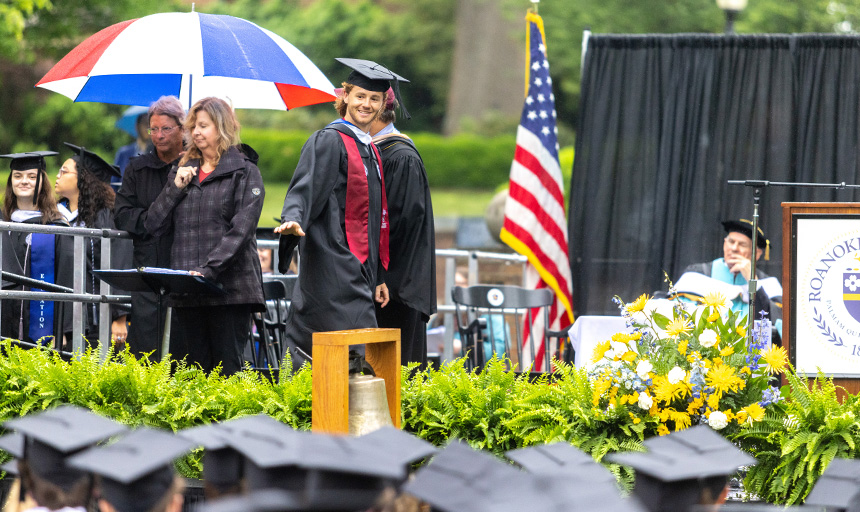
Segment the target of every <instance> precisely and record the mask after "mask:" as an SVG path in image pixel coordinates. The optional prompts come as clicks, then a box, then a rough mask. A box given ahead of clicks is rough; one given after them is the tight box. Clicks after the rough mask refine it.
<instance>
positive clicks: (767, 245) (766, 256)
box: [764, 240, 770, 261]
mask: <svg viewBox="0 0 860 512" xmlns="http://www.w3.org/2000/svg"><path fill="white" fill-rule="evenodd" d="M764 260H765V261H770V240H765V241H764Z"/></svg>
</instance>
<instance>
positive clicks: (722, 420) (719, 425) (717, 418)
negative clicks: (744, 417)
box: [708, 411, 729, 430]
mask: <svg viewBox="0 0 860 512" xmlns="http://www.w3.org/2000/svg"><path fill="white" fill-rule="evenodd" d="M728 424H729V419H728V418H727V417H726V415H725V414H724V413H722V412H720V411H714V412H712V413H711V414H710V415H709V416H708V425H710V426H711V428H712V429H714V430H722V429H724V428H726V425H728Z"/></svg>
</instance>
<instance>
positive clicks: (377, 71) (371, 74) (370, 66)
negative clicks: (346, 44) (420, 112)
mask: <svg viewBox="0 0 860 512" xmlns="http://www.w3.org/2000/svg"><path fill="white" fill-rule="evenodd" d="M334 60H336V61H338V62H340V63H341V64H343V65H344V66H347V67H349V68H352V70H353V71H352V72H351V73H350V74H349V77H347V79H346V83H348V84H353V85H355V86H358V87H361V88H362V89H367V90H368V91H374V92H386V91H387V90H388V88H389V87H392V88H393V89H394V97H395V98H397V102H398V103H399V104H400V110H401V111H402V112H403V117H405V118H406V119H411V118H412V116H410V115H409V112H407V111H406V107H405V106H404V105H403V98H402V97H401V95H400V82H406V83H409V80H407V79H405V78H403V77H402V76H400V75H398V74H397V73H395V72H393V71H391V70H390V69H388V68H386V67H385V66H383V65H381V64H377V63H376V62H373V61H371V60H363V59H348V58H343V57H338V58H336V59H334ZM392 80H393V81H394V84H393V85H392V84H391V83H390V81H392Z"/></svg>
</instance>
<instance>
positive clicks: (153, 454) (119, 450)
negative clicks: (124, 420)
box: [68, 428, 194, 512]
mask: <svg viewBox="0 0 860 512" xmlns="http://www.w3.org/2000/svg"><path fill="white" fill-rule="evenodd" d="M193 448H194V443H193V442H192V441H189V440H188V439H185V438H183V437H179V436H177V435H174V434H173V433H170V432H167V431H164V430H155V429H150V428H140V429H137V430H134V431H132V432H131V433H130V434H128V435H127V436H125V437H123V438H121V439H120V440H118V441H116V442H115V443H113V444H110V445H107V446H102V447H96V448H90V449H89V450H86V451H84V452H81V453H79V454H77V455H75V456H73V457H70V458H69V460H68V463H69V465H70V466H74V467H76V468H79V469H82V470H86V471H89V472H91V473H95V474H97V475H100V476H101V477H102V481H101V490H102V497H103V498H104V499H105V500H107V501H108V502H109V503H110V504H111V505H113V506H114V508H116V509H117V510H121V511H122V512H144V511H148V510H150V509H151V508H152V507H153V506H154V505H155V504H156V503H157V502H158V501H159V500H161V499H162V498H163V497H164V496H165V495H166V494H167V492H168V491H169V490H170V488H171V486H172V485H173V479H174V477H175V474H176V472H175V470H174V469H173V460H174V459H176V458H178V457H180V456H182V455H184V454H185V453H187V452H189V451H191V450H192V449H193Z"/></svg>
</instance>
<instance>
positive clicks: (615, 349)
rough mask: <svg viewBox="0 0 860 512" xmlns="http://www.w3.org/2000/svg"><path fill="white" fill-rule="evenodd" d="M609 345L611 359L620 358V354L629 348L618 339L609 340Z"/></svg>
mask: <svg viewBox="0 0 860 512" xmlns="http://www.w3.org/2000/svg"><path fill="white" fill-rule="evenodd" d="M609 345H610V346H611V347H612V355H611V356H610V357H611V358H612V359H620V358H621V356H623V355H624V354H626V353H627V351H628V350H630V348H629V347H628V346H627V344H626V343H621V342H620V341H610V342H609Z"/></svg>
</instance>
